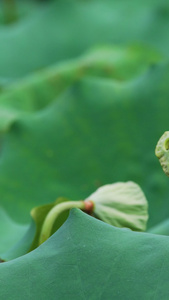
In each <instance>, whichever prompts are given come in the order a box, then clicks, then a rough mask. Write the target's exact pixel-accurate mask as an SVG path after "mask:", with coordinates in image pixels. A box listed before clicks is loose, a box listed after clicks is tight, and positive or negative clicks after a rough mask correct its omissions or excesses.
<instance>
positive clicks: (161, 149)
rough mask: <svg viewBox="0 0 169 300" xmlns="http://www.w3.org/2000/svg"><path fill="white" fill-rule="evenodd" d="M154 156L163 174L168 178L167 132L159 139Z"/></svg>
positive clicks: (168, 141)
mask: <svg viewBox="0 0 169 300" xmlns="http://www.w3.org/2000/svg"><path fill="white" fill-rule="evenodd" d="M155 155H156V156H157V157H158V159H159V161H160V164H161V166H162V168H163V171H164V173H165V174H166V175H167V176H169V131H166V132H164V134H163V135H162V137H161V138H160V139H159V141H158V143H157V146H156V149H155Z"/></svg>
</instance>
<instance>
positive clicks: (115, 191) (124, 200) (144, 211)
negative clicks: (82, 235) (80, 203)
mask: <svg viewBox="0 0 169 300" xmlns="http://www.w3.org/2000/svg"><path fill="white" fill-rule="evenodd" d="M85 201H87V202H88V201H91V202H93V214H94V216H96V217H97V218H99V219H100V220H102V221H104V222H106V223H108V224H111V225H114V226H116V227H121V228H122V227H125V228H130V229H132V230H135V231H145V230H146V225H147V220H148V203H147V200H146V197H145V195H144V193H143V192H142V190H141V188H140V187H139V186H138V185H137V184H136V183H134V182H132V181H129V182H118V183H114V184H108V185H105V186H102V187H100V188H99V189H98V190H96V192H94V193H93V194H91V195H90V196H89V197H88V198H87V199H86V200H85Z"/></svg>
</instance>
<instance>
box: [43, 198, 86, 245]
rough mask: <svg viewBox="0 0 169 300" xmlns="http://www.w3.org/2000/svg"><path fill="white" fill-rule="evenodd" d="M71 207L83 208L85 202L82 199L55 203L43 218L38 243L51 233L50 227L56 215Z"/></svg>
mask: <svg viewBox="0 0 169 300" xmlns="http://www.w3.org/2000/svg"><path fill="white" fill-rule="evenodd" d="M71 208H80V209H85V202H84V201H66V202H63V203H60V204H57V205H55V206H54V207H53V208H52V209H51V210H50V212H49V213H48V215H47V216H46V218H45V221H44V223H43V226H42V230H41V234H40V238H39V245H41V244H42V243H44V242H45V241H46V240H47V239H48V238H49V237H50V235H51V231H52V227H53V225H54V223H55V221H56V219H57V217H58V216H59V215H60V214H61V213H62V212H63V211H65V210H68V209H71Z"/></svg>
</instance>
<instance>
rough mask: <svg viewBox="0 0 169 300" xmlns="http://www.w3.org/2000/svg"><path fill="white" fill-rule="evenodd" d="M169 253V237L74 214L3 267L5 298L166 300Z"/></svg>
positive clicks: (0, 270) (0, 279)
mask: <svg viewBox="0 0 169 300" xmlns="http://www.w3.org/2000/svg"><path fill="white" fill-rule="evenodd" d="M168 248H169V239H168V237H165V236H159V235H155V234H148V233H139V232H133V231H130V230H127V229H120V228H116V227H113V226H110V225H108V224H106V223H103V222H101V221H99V220H96V219H95V218H93V217H90V216H88V215H87V214H84V213H83V212H81V211H79V210H76V209H75V210H72V211H71V214H70V216H69V218H68V220H67V221H66V222H65V223H64V225H63V226H62V227H61V228H60V229H59V230H58V231H57V232H56V233H55V234H54V235H52V236H51V237H50V239H48V240H47V241H46V242H45V243H43V244H42V245H41V246H40V247H38V248H37V249H35V250H34V251H32V252H30V253H28V254H26V255H24V256H22V257H19V258H17V259H14V260H12V261H10V262H7V263H2V264H0V282H1V299H2V300H5V299H13V300H15V299H18V295H19V297H20V298H21V299H35V298H36V299H54V298H55V297H56V295H57V299H62V300H66V299H67V298H68V297H69V298H70V299H75V300H76V299H77V300H79V299H93V300H97V299H112V298H114V299H128V300H129V299H145V300H149V299H151V298H152V299H155V300H158V299H159V298H161V299H163V300H167V299H168V293H169V287H168V281H167V280H166V278H168V276H169V271H168V270H169V265H168V264H169V263H168V261H169V254H168ZM159 270H162V271H161V272H159ZM124 283H125V284H124Z"/></svg>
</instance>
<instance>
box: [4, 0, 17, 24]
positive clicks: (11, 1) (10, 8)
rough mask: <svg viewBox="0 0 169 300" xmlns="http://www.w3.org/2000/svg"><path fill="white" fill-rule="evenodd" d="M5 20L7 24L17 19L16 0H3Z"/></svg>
mask: <svg viewBox="0 0 169 300" xmlns="http://www.w3.org/2000/svg"><path fill="white" fill-rule="evenodd" d="M3 6H4V20H5V23H6V24H10V23H13V22H15V21H16V20H17V17H18V16H17V10H16V1H15V0H3Z"/></svg>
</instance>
